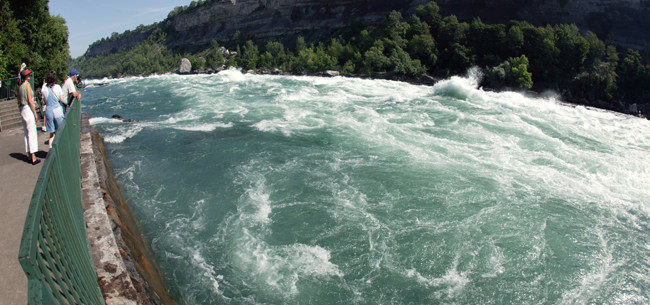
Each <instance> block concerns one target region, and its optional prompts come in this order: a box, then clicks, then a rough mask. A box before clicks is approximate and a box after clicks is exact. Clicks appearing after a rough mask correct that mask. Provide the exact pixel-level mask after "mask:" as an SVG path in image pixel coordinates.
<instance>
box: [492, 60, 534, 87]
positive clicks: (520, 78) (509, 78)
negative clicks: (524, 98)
mask: <svg viewBox="0 0 650 305" xmlns="http://www.w3.org/2000/svg"><path fill="white" fill-rule="evenodd" d="M528 65H529V62H528V58H527V57H526V55H521V56H519V57H510V58H508V59H507V60H506V61H504V62H502V63H501V64H499V65H498V66H495V67H488V68H486V75H485V76H486V78H487V82H488V84H489V85H490V86H494V87H504V86H505V87H513V88H520V89H530V88H531V87H532V86H533V80H532V74H531V73H530V72H528Z"/></svg>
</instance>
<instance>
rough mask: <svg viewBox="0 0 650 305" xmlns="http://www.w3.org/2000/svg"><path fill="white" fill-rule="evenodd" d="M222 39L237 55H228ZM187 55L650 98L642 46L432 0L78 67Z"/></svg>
mask: <svg viewBox="0 0 650 305" xmlns="http://www.w3.org/2000/svg"><path fill="white" fill-rule="evenodd" d="M220 44H221V45H224V46H225V47H227V48H228V49H229V50H232V51H236V54H237V56H234V57H228V56H227V54H226V56H224V53H223V52H222V49H221V48H220ZM182 57H187V58H189V59H190V61H191V62H192V67H193V69H194V70H195V71H215V70H218V69H220V68H222V66H224V65H225V66H226V67H227V66H239V67H242V68H244V69H246V70H254V71H258V72H260V71H272V70H274V69H280V70H282V71H285V72H291V73H296V74H302V73H317V72H322V71H325V70H338V71H340V72H341V73H342V74H344V75H356V76H370V77H384V78H386V77H387V78H393V79H403V80H409V79H414V78H418V77H421V76H423V75H430V76H433V77H436V78H445V77H449V76H451V75H454V74H463V73H465V71H467V69H468V68H470V67H472V66H478V67H480V68H481V69H482V71H483V73H484V78H483V84H482V85H483V86H485V87H489V88H497V89H499V88H518V89H526V90H527V89H532V90H535V91H538V92H541V91H544V90H554V91H556V92H558V93H560V94H561V95H562V96H563V97H564V98H565V99H567V100H570V101H573V102H579V103H584V104H590V105H594V106H598V107H602V108H608V109H613V110H617V111H627V110H629V109H630V106H631V105H632V104H638V105H636V106H635V107H637V108H638V109H640V110H642V111H643V112H644V113H645V114H646V115H647V106H648V103H649V102H650V67H648V66H647V65H644V64H643V61H642V58H641V55H640V54H639V52H638V51H636V50H633V49H617V48H616V47H615V46H612V45H609V46H608V45H605V43H603V41H601V40H600V39H599V38H598V37H597V36H596V35H595V34H594V33H592V32H586V33H581V31H580V30H579V29H578V28H577V27H576V26H575V25H555V26H545V27H537V26H533V25H531V24H529V23H527V22H523V21H511V22H509V23H507V24H485V23H483V22H482V21H481V20H480V19H474V20H471V21H468V22H463V21H459V20H458V19H457V18H456V17H455V16H453V15H450V16H444V15H442V14H441V13H440V9H439V7H438V5H437V4H436V3H435V2H433V1H432V2H429V3H428V4H427V5H424V6H421V7H419V8H418V9H417V11H416V12H415V14H413V15H411V16H402V15H401V13H399V12H395V11H393V12H392V13H390V14H389V15H388V16H386V18H385V19H384V21H383V23H382V24H373V25H363V24H353V25H352V26H350V27H348V28H347V30H345V31H337V32H335V33H333V34H332V35H330V37H329V38H328V39H327V40H321V41H310V42H307V41H306V40H305V38H303V37H299V38H298V39H297V40H296V41H295V42H292V43H291V44H290V45H286V46H285V45H283V44H282V43H281V42H279V41H258V40H254V38H252V37H246V33H237V34H236V35H234V36H233V37H231V39H230V40H228V41H219V42H216V41H213V43H212V44H211V45H209V46H205V47H203V48H201V49H200V50H197V51H196V52H193V53H185V52H179V51H177V50H172V49H170V48H168V47H166V33H165V32H164V31H162V30H161V29H156V30H155V32H154V34H152V35H151V36H150V37H149V39H148V40H147V41H145V42H144V43H141V44H139V45H137V46H135V47H132V48H130V49H127V50H121V51H117V52H113V53H111V54H106V55H102V56H97V57H81V58H79V59H77V60H76V61H75V62H74V63H73V64H74V66H75V67H76V68H77V69H79V70H81V71H83V73H85V76H86V77H105V76H109V77H118V76H125V75H141V74H145V75H146V74H151V73H164V72H172V71H174V70H175V69H176V68H177V66H178V62H179V60H180V58H182ZM644 107H646V108H644Z"/></svg>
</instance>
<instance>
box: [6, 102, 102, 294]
mask: <svg viewBox="0 0 650 305" xmlns="http://www.w3.org/2000/svg"><path fill="white" fill-rule="evenodd" d="M80 132H81V105H80V103H79V101H78V100H75V101H74V102H73V103H72V105H71V108H70V110H69V111H68V113H67V114H66V117H65V120H64V121H63V124H62V126H61V128H60V129H59V131H58V132H57V134H56V137H55V138H54V142H53V143H52V148H51V149H50V150H49V152H48V157H47V159H46V160H45V162H44V163H43V168H42V169H41V172H40V174H39V176H38V180H37V182H36V186H35V187H34V193H33V194H32V199H31V201H30V204H29V210H28V211H27V217H26V219H25V226H24V227H23V235H22V240H21V243H20V252H19V255H18V260H19V261H20V264H21V266H22V268H23V271H24V272H25V275H26V276H27V279H28V304H105V302H104V298H103V296H102V292H101V289H100V288H99V284H98V283H97V274H96V273H95V270H94V268H93V261H92V256H91V253H90V245H89V243H88V240H87V238H86V223H85V219H84V214H83V204H82V199H81V165H80V161H79V158H80Z"/></svg>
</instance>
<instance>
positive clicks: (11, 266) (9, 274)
mask: <svg viewBox="0 0 650 305" xmlns="http://www.w3.org/2000/svg"><path fill="white" fill-rule="evenodd" d="M39 127H40V126H39ZM24 135H25V134H24V131H23V128H18V129H12V130H3V131H2V132H0V305H5V304H6V305H15V304H27V278H26V277H25V274H24V273H23V269H22V268H21V267H20V263H18V250H19V248H20V238H21V236H22V234H23V225H24V223H25V216H26V215H27V208H28V207H29V201H30V200H31V198H32V193H33V192H34V186H35V185H36V180H37V179H38V175H39V173H40V171H41V167H42V166H43V163H44V162H43V161H44V160H43V159H44V158H45V157H46V156H47V150H48V149H49V148H48V146H47V144H46V143H45V142H46V141H47V139H48V137H49V134H47V133H45V132H41V131H40V129H39V130H38V146H39V152H38V153H36V157H37V158H39V159H41V163H39V164H37V165H31V164H30V163H28V162H27V155H26V154H25V142H24Z"/></svg>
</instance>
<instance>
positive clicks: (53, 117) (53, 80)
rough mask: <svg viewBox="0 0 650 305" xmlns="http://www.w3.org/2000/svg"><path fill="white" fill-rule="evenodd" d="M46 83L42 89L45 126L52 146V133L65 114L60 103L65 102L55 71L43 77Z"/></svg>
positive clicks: (57, 128)
mask: <svg viewBox="0 0 650 305" xmlns="http://www.w3.org/2000/svg"><path fill="white" fill-rule="evenodd" d="M45 82H46V83H47V86H46V87H47V88H46V89H45V91H43V99H44V100H45V104H46V105H47V107H45V127H46V130H47V132H49V133H50V139H49V141H48V144H49V145H50V148H52V141H54V134H56V131H57V130H59V127H60V126H61V124H63V117H64V116H65V114H64V112H63V107H62V106H61V103H64V102H65V97H64V96H63V90H61V86H59V84H57V82H58V79H57V77H56V72H54V71H50V73H48V74H47V77H46V78H45Z"/></svg>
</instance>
